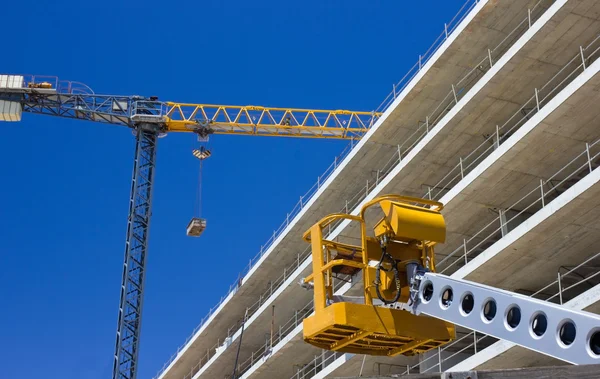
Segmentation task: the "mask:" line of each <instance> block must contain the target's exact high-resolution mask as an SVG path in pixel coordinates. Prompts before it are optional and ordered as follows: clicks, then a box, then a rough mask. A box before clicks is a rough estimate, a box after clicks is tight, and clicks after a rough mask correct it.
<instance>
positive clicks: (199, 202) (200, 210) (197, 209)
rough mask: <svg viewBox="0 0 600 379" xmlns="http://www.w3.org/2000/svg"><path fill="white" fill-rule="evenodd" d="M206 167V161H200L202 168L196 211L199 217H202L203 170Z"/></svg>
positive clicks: (199, 176) (199, 171)
mask: <svg viewBox="0 0 600 379" xmlns="http://www.w3.org/2000/svg"><path fill="white" fill-rule="evenodd" d="M203 166H204V160H200V166H199V170H198V188H197V194H196V211H197V212H198V214H197V216H198V217H202V168H203Z"/></svg>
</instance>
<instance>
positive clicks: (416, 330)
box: [303, 195, 455, 356]
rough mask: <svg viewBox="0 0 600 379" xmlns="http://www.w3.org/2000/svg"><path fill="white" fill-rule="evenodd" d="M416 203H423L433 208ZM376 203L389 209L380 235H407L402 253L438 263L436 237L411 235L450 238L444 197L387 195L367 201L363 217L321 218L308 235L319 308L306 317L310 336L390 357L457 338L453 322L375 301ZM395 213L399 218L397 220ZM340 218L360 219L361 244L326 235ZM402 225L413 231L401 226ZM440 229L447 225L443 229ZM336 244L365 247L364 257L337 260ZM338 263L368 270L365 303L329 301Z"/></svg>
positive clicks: (323, 344) (325, 344)
mask: <svg viewBox="0 0 600 379" xmlns="http://www.w3.org/2000/svg"><path fill="white" fill-rule="evenodd" d="M414 204H423V205H425V206H427V207H428V208H426V207H423V206H418V205H414ZM374 205H380V206H381V207H382V210H383V211H384V213H385V216H384V218H383V219H382V220H381V221H380V222H378V223H377V225H376V227H375V229H376V236H378V237H380V236H382V235H384V234H385V235H387V236H389V237H390V238H394V237H395V236H398V235H401V238H400V239H401V240H402V241H403V242H402V244H400V245H398V244H397V245H396V253H398V254H401V253H402V249H408V250H407V251H408V253H409V255H408V256H409V257H412V258H409V260H411V259H414V258H415V257H418V260H419V261H420V262H421V263H422V264H423V265H427V266H429V268H430V269H431V270H433V269H434V268H435V267H434V253H433V246H434V245H435V243H436V242H435V241H427V240H418V239H415V240H414V241H411V240H410V239H409V238H408V237H409V234H411V233H412V234H414V235H417V236H419V238H421V237H423V236H426V235H431V236H434V237H435V238H436V239H443V238H442V237H445V225H444V224H443V218H441V214H440V213H439V211H441V210H442V209H443V205H442V204H441V203H439V202H435V201H430V200H425V199H418V198H412V197H405V196H399V195H384V196H381V197H379V198H376V199H374V200H372V201H369V202H367V203H366V204H365V205H364V206H363V207H362V208H361V211H360V213H359V215H358V216H354V215H348V214H332V215H329V216H327V217H325V218H323V219H321V220H320V221H319V222H317V223H316V224H315V225H313V226H312V227H311V228H310V229H309V230H308V231H307V232H306V233H305V234H304V236H303V237H304V240H305V241H307V242H309V243H311V245H312V257H313V262H312V264H313V274H312V275H310V276H308V277H307V278H305V282H311V281H312V282H313V289H314V309H315V313H314V315H313V316H311V317H308V318H306V319H305V320H304V322H303V328H304V340H305V341H306V342H308V343H310V344H312V345H314V346H317V347H319V348H322V349H328V350H335V351H341V352H349V353H356V354H369V355H387V356H394V355H398V354H404V355H413V354H417V353H422V352H425V351H428V350H431V349H433V348H436V347H438V346H440V345H442V344H445V343H447V342H449V341H451V340H452V339H454V338H455V327H454V325H452V324H449V323H446V322H444V321H442V320H438V319H434V318H431V317H428V316H415V315H413V314H412V313H410V312H407V311H404V310H397V309H392V308H387V307H379V306H374V305H373V296H374V292H375V291H374V289H373V287H374V286H373V281H374V279H375V276H374V275H375V274H374V272H375V270H374V269H373V268H372V267H370V266H369V261H370V260H372V258H373V257H374V256H375V255H374V253H373V252H368V251H367V249H374V248H375V247H376V246H377V245H375V244H374V241H373V239H372V238H369V237H367V226H366V222H365V213H366V211H367V210H368V209H369V208H370V207H372V206H374ZM394 212H396V213H394ZM403 212H404V213H403ZM407 215H408V216H407ZM434 216H435V217H434ZM394 217H397V218H398V220H394V219H393V218H394ZM407 217H408V218H409V219H407ZM340 219H346V220H351V221H355V222H359V223H360V228H361V246H354V245H348V244H344V243H338V242H336V241H331V240H326V239H324V238H323V230H324V229H325V228H326V227H327V226H328V225H330V224H331V223H333V222H335V221H337V220H340ZM410 220H413V221H414V225H411V224H410V222H409V223H408V224H407V221H410ZM440 220H441V222H440ZM398 227H401V228H403V229H406V230H408V232H405V231H403V230H402V231H401V230H399V229H398ZM440 228H443V233H442V230H441V229H440ZM378 233H379V234H378ZM417 242H418V243H419V245H418V246H419V249H420V251H422V253H421V254H418V253H415V252H414V249H413V248H411V247H410V246H413V245H411V244H412V243H417ZM398 246H400V250H398ZM403 246H404V247H403ZM415 246H416V245H415ZM336 249H339V251H357V252H360V254H361V258H362V261H361V262H357V261H353V260H347V259H337V258H334V259H331V253H330V252H331V250H336ZM338 265H344V266H350V267H356V268H359V269H361V270H362V272H363V291H364V292H363V293H364V304H360V303H347V302H338V303H335V302H334V303H332V304H328V300H327V299H332V298H333V278H332V268H333V267H334V266H338ZM402 293H403V294H407V293H408V288H404V287H402ZM406 297H407V296H404V298H406Z"/></svg>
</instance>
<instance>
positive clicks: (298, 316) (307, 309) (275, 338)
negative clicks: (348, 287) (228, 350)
mask: <svg viewBox="0 0 600 379" xmlns="http://www.w3.org/2000/svg"><path fill="white" fill-rule="evenodd" d="M344 283H346V282H344V281H341V280H337V281H334V283H333V290H334V291H336V290H338V289H339V287H340V286H341V285H343V284H344ZM355 284H356V283H355ZM274 288H275V287H274ZM313 311H314V304H313V301H312V300H311V301H309V302H308V303H307V304H306V305H305V306H304V307H302V308H301V309H296V310H294V313H293V315H292V316H291V317H290V318H289V319H288V321H286V322H285V323H284V324H281V325H279V327H278V328H277V330H273V335H268V337H266V338H265V343H264V344H263V345H262V346H261V347H259V348H258V349H257V350H255V351H253V352H252V353H251V354H250V356H249V357H248V358H247V359H246V360H244V361H242V362H239V363H238V366H237V375H238V376H241V375H243V374H244V373H245V372H246V371H248V370H249V369H250V368H251V367H252V366H253V365H254V364H255V363H256V362H258V361H260V360H261V359H264V358H266V357H268V356H269V355H270V353H271V351H272V349H273V347H274V346H276V345H277V344H278V343H279V342H281V341H282V340H283V339H285V338H286V337H287V336H288V335H289V334H290V333H291V332H292V331H293V330H294V329H296V327H297V326H298V325H301V324H302V321H303V320H304V319H305V318H306V317H308V316H310V315H311V314H312V313H313ZM238 328H241V322H240V324H239V326H238ZM232 330H233V327H232V328H230V329H229V331H228V333H230V332H231V331H232ZM218 347H219V346H218V345H215V346H213V348H211V349H208V350H207V353H206V354H205V355H204V356H203V357H201V358H200V360H199V361H198V363H197V364H196V365H195V366H194V367H192V368H191V369H190V372H189V373H188V374H186V375H185V376H184V379H191V378H192V377H193V376H194V375H195V374H196V373H197V372H198V371H200V368H202V366H204V365H205V364H206V362H208V361H209V360H210V359H211V358H212V357H213V356H214V355H215V354H216V351H217V349H218Z"/></svg>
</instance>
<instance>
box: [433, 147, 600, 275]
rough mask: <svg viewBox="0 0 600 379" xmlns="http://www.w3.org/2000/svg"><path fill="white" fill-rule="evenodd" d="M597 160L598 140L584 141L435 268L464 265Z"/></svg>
mask: <svg viewBox="0 0 600 379" xmlns="http://www.w3.org/2000/svg"><path fill="white" fill-rule="evenodd" d="M599 163H600V140H598V141H595V142H594V143H592V144H585V147H583V148H582V152H581V153H580V154H578V155H577V156H576V157H575V158H573V159H572V160H571V161H570V162H569V163H567V164H566V165H565V166H564V167H562V168H561V169H560V170H559V171H558V172H556V173H555V174H554V175H552V176H551V177H550V178H548V179H546V180H544V179H540V182H539V184H537V185H536V186H533V188H532V189H531V190H530V191H529V192H528V193H526V194H525V195H524V196H523V197H521V198H520V199H519V200H517V201H516V202H515V203H514V204H512V205H511V206H509V207H507V208H506V210H500V211H499V212H498V216H497V217H495V218H494V219H492V220H491V221H490V222H489V223H488V224H487V225H485V226H484V227H483V228H482V229H481V230H479V231H478V232H476V233H475V234H473V235H472V236H471V237H470V238H468V239H464V240H463V243H462V244H461V245H459V246H458V247H457V248H456V249H454V250H453V251H452V252H451V253H450V254H448V255H447V256H446V257H444V259H442V260H441V261H439V262H438V263H437V265H436V267H437V270H438V272H440V273H443V274H450V273H452V272H454V271H456V270H457V269H458V268H460V267H461V266H464V265H466V264H467V263H468V262H469V261H470V260H471V259H473V258H474V257H475V256H477V255H478V253H480V252H482V251H483V250H485V249H486V248H487V247H489V246H491V245H492V244H494V243H495V242H496V241H498V240H499V239H500V238H501V237H503V236H504V235H505V234H507V233H508V232H509V231H511V230H513V229H515V228H516V227H517V226H519V225H520V224H521V223H523V222H524V221H525V220H526V219H528V218H529V217H531V216H533V215H534V214H535V213H537V212H538V211H539V210H541V209H543V208H545V207H546V206H547V205H548V204H550V203H551V202H552V200H554V199H555V198H556V197H558V196H559V195H560V194H561V193H562V192H564V191H566V190H567V189H568V188H570V187H572V186H573V185H575V184H576V183H577V182H578V181H580V180H581V179H583V178H584V177H586V176H587V175H588V174H590V173H591V172H593V170H594V169H595V168H596V167H598V165H599ZM509 210H514V211H513V212H514V214H513V215H512V216H511V217H509V215H510V213H509Z"/></svg>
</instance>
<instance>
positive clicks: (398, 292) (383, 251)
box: [373, 246, 402, 305]
mask: <svg viewBox="0 0 600 379" xmlns="http://www.w3.org/2000/svg"><path fill="white" fill-rule="evenodd" d="M386 259H388V260H389V261H390V262H391V264H392V268H391V271H393V272H394V281H395V282H396V294H395V296H394V299H393V300H388V299H386V298H385V297H384V296H383V295H382V294H381V289H380V287H381V271H382V270H383V271H384V272H388V271H390V270H386V269H385V268H384V267H383V264H384V261H385V260H386ZM373 284H374V285H375V292H376V293H377V298H378V299H379V300H381V301H382V302H383V303H384V304H386V305H387V304H393V303H396V302H397V301H398V300H399V299H400V295H401V292H402V283H401V282H400V272H399V271H398V261H396V260H395V259H394V257H392V256H391V255H390V254H388V253H387V249H386V247H385V246H382V248H381V259H380V260H379V264H377V269H376V270H375V282H374V283H373Z"/></svg>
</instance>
